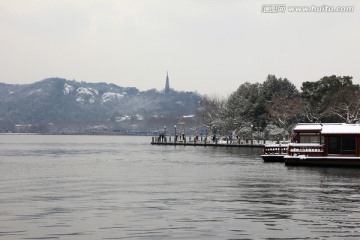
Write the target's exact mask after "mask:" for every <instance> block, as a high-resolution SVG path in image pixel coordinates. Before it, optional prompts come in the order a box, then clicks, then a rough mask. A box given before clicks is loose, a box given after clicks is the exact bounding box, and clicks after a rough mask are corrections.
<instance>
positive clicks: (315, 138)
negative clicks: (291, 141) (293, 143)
mask: <svg viewBox="0 0 360 240" xmlns="http://www.w3.org/2000/svg"><path fill="white" fill-rule="evenodd" d="M323 142H324V140H323V136H321V137H320V136H319V135H303V134H300V143H323Z"/></svg>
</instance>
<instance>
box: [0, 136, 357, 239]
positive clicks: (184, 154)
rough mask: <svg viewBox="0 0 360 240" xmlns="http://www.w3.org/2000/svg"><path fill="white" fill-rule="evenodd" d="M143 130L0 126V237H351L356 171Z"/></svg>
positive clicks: (354, 230)
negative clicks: (42, 130) (50, 130)
mask: <svg viewBox="0 0 360 240" xmlns="http://www.w3.org/2000/svg"><path fill="white" fill-rule="evenodd" d="M150 140H151V139H150V137H124V136H38V135H0V239H282V238H283V239H359V238H360V170H359V169H337V168H304V167H302V168H300V167H293V168H290V167H285V166H284V165H283V164H280V163H272V164H271V163H269V164H265V163H263V162H262V160H261V158H260V157H259V155H260V151H261V150H259V149H253V150H252V149H231V148H228V149H227V148H211V147H191V146H186V147H182V146H176V147H174V146H152V145H150Z"/></svg>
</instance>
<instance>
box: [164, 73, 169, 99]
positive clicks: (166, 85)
mask: <svg viewBox="0 0 360 240" xmlns="http://www.w3.org/2000/svg"><path fill="white" fill-rule="evenodd" d="M165 95H170V83H169V71H166V83H165Z"/></svg>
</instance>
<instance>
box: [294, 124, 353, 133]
mask: <svg viewBox="0 0 360 240" xmlns="http://www.w3.org/2000/svg"><path fill="white" fill-rule="evenodd" d="M294 132H320V133H321V134H323V135H330V134H360V125H359V124H346V123H314V124H311V123H310V124H301V123H300V124H298V125H296V127H295V128H294Z"/></svg>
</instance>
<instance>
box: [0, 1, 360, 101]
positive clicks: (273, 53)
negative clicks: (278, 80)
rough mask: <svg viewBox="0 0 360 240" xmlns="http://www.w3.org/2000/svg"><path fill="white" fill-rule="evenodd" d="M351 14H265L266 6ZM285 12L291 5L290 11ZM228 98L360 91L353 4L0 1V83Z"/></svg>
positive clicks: (359, 19)
mask: <svg viewBox="0 0 360 240" xmlns="http://www.w3.org/2000/svg"><path fill="white" fill-rule="evenodd" d="M272 2H274V3H288V4H287V5H286V8H288V7H289V6H293V5H297V6H311V5H314V6H322V5H327V6H335V7H337V6H353V7H354V12H351V13H333V12H321V13H315V12H312V13H309V12H308V13H305V12H298V13H293V12H289V11H288V9H286V10H285V11H284V12H283V13H264V12H263V11H262V9H263V10H265V11H267V10H269V8H264V6H265V7H267V6H268V5H264V4H269V3H272ZM290 3H291V5H290ZM167 71H169V78H170V87H171V88H174V89H175V90H182V91H197V92H199V93H201V94H207V95H210V96H213V95H217V96H223V97H226V96H228V95H229V94H231V93H232V92H233V91H235V90H236V89H237V88H238V87H239V86H240V84H242V83H244V82H246V81H248V82H251V83H255V82H263V81H264V80H265V79H266V76H267V75H268V74H275V75H276V76H277V77H282V78H285V77H286V78H288V79H289V80H290V81H291V82H293V83H294V84H295V85H296V86H297V87H298V88H299V89H300V86H301V83H302V82H303V81H317V80H319V79H320V78H321V77H323V76H327V75H350V76H353V77H354V79H353V82H354V83H357V84H359V83H360V2H359V1H357V0H356V1H347V0H341V1H325V0H324V1H285V0H283V1H255V0H243V1H240V0H114V1H111V0H102V1H96V0H71V1H66V0H51V1H49V0H0V82H3V83H33V82H36V81H39V80H42V79H45V78H49V77H61V78H66V79H70V80H73V79H75V80H78V81H85V82H107V83H115V84H117V85H120V86H125V87H137V88H139V89H140V90H148V89H152V88H156V89H158V90H162V89H163V88H164V86H165V78H166V72H167Z"/></svg>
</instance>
